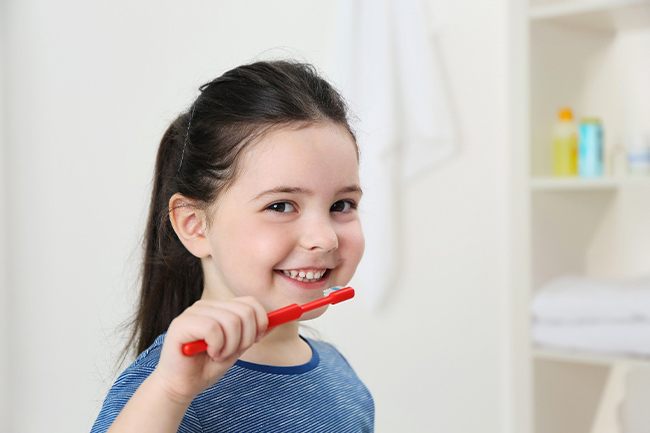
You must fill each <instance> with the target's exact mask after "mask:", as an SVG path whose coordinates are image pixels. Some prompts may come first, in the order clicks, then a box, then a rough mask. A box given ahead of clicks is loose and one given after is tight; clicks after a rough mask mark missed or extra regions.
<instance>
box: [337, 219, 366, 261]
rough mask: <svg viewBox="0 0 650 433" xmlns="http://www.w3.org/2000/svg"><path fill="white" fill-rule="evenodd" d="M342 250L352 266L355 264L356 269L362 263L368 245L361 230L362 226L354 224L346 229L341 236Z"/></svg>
mask: <svg viewBox="0 0 650 433" xmlns="http://www.w3.org/2000/svg"><path fill="white" fill-rule="evenodd" d="M339 239H340V242H341V245H340V248H341V250H342V251H343V252H344V254H345V255H346V259H347V261H348V262H349V263H350V264H354V266H355V268H356V266H357V265H358V264H359V261H361V257H362V256H363V251H364V249H365V246H366V243H365V239H364V237H363V231H362V230H361V224H360V223H356V224H352V225H350V226H349V227H346V228H345V230H343V231H342V232H341V235H340V238H339Z"/></svg>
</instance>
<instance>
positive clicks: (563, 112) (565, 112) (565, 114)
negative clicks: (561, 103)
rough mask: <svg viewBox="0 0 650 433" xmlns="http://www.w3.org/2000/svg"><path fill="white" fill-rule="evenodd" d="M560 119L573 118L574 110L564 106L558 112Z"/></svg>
mask: <svg viewBox="0 0 650 433" xmlns="http://www.w3.org/2000/svg"><path fill="white" fill-rule="evenodd" d="M557 115H558V117H559V118H560V120H573V111H571V109H570V108H568V107H564V108H562V109H560V111H558V113H557Z"/></svg>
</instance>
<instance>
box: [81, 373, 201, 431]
mask: <svg viewBox="0 0 650 433" xmlns="http://www.w3.org/2000/svg"><path fill="white" fill-rule="evenodd" d="M152 372H153V368H138V369H127V370H126V371H124V372H123V373H122V374H121V375H120V376H119V377H118V378H117V380H116V381H115V383H114V384H113V386H112V387H111V389H110V390H109V391H108V395H107V396H106V399H105V400H104V403H103V405H102V409H101V410H100V412H99V415H97V419H96V420H95V423H94V424H93V427H92V429H91V430H90V433H105V432H106V431H107V430H108V429H109V428H110V426H111V425H112V424H113V422H114V421H115V418H117V416H118V415H119V413H120V412H121V411H122V409H123V408H124V406H126V403H127V402H128V401H129V399H130V398H131V397H132V396H133V394H135V391H136V390H137V389H138V387H139V386H140V385H141V384H142V382H144V381H145V379H146V378H147V377H149V375H150V374H151V373H152ZM178 432H179V433H202V432H203V428H202V427H201V422H200V420H199V418H198V417H197V415H196V413H195V411H194V409H193V408H192V405H190V407H189V408H188V410H187V411H186V412H185V415H184V416H183V420H182V421H181V424H180V426H179V427H178Z"/></svg>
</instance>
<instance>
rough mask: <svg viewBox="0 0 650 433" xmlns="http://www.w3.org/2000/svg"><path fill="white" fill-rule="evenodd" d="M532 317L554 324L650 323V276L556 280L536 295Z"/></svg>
mask: <svg viewBox="0 0 650 433" xmlns="http://www.w3.org/2000/svg"><path fill="white" fill-rule="evenodd" d="M532 313H533V317H534V318H535V320H537V321H544V322H554V323H566V322H577V323H581V322H582V323H584V322H608V321H615V322H617V321H625V320H630V321H633V320H648V321H650V276H647V277H642V278H636V279H628V280H614V279H597V278H587V277H576V276H566V277H561V278H557V279H555V280H552V281H551V282H549V283H548V284H546V285H545V286H544V287H542V288H541V289H540V290H539V291H538V292H537V294H536V295H535V297H534V299H533V302H532Z"/></svg>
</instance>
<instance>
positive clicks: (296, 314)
mask: <svg viewBox="0 0 650 433" xmlns="http://www.w3.org/2000/svg"><path fill="white" fill-rule="evenodd" d="M353 297H354V289H353V288H352V287H345V288H343V289H340V290H337V291H335V292H332V293H330V294H329V295H328V296H325V297H323V298H321V299H317V300H315V301H312V302H308V303H306V304H304V305H302V306H301V305H298V304H291V305H287V306H286V307H282V308H280V309H278V310H274V311H271V312H270V313H269V314H268V317H269V326H268V328H267V329H270V328H273V327H274V326H278V325H282V324H283V323H287V322H291V321H292V320H297V319H299V318H300V316H302V313H304V312H306V311H311V310H314V309H316V308H319V307H323V306H325V305H328V304H338V303H339V302H342V301H346V300H348V299H351V298H353ZM207 349H208V345H207V343H206V342H205V340H196V341H192V342H191V343H185V344H183V346H182V349H181V350H182V352H183V355H185V356H194V355H196V354H197V353H201V352H205V351H206V350H207Z"/></svg>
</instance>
